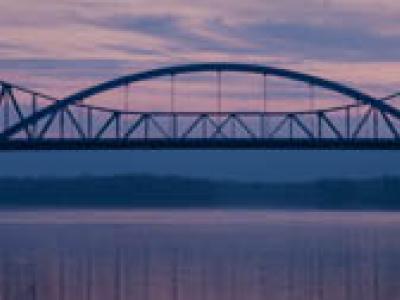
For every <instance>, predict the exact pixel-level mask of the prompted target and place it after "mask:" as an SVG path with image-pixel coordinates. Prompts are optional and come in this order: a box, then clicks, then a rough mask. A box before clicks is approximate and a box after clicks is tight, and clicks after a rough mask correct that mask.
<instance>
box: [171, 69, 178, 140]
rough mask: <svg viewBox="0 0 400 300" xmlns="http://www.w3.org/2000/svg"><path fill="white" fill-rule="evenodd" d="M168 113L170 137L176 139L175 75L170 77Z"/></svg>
mask: <svg viewBox="0 0 400 300" xmlns="http://www.w3.org/2000/svg"><path fill="white" fill-rule="evenodd" d="M170 85H171V86H170V111H171V136H172V137H173V138H176V137H177V118H176V114H175V109H176V107H175V74H173V73H171V75H170Z"/></svg>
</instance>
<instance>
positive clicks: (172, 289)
mask: <svg viewBox="0 0 400 300" xmlns="http://www.w3.org/2000/svg"><path fill="white" fill-rule="evenodd" d="M187 213H189V215H190V214H192V216H193V220H190V219H189V218H187ZM31 214H32V213H29V214H25V215H24V214H22V215H21V214H20V213H12V212H11V213H8V215H7V216H6V215H4V214H3V215H2V216H1V215H0V222H1V221H3V222H2V225H0V241H1V245H0V251H1V252H0V258H1V260H0V268H1V272H0V291H1V293H0V297H1V299H2V300H14V299H15V300H17V299H18V300H24V299H40V300H42V299H43V300H47V299H51V300H54V299H60V300H81V299H82V300H83V299H85V300H91V299H93V300H102V299H104V300H106V299H107V300H109V299H113V300H114V299H115V300H128V299H144V300H151V299H157V300H164V299H165V300H167V299H168V300H169V299H174V300H178V299H194V300H213V299H218V300H220V299H230V300H231V299H233V300H234V299H296V300H297V299H307V300H310V299H311V300H313V299H335V300H337V299H367V300H368V299H371V300H375V299H390V300H393V299H400V284H399V281H398V278H400V251H399V250H400V241H399V236H400V216H399V217H397V216H396V214H385V213H370V214H358V213H351V214H347V215H345V216H344V214H340V213H311V214H310V213H302V212H296V213H293V212H292V213H290V212H287V213H285V212H279V213H278V212H277V213H273V212H258V213H254V214H253V213H251V212H250V213H249V212H242V213H241V212H238V211H236V212H218V213H215V212H208V211H201V212H196V213H193V212H185V211H181V212H168V213H167V212H166V213H163V212H153V213H146V217H143V212H126V213H124V216H125V219H124V220H125V221H124V222H120V221H119V219H118V218H117V217H118V216H119V214H118V213H117V214H115V212H114V215H113V213H110V214H111V215H110V214H108V216H107V218H104V214H105V215H107V213H101V217H99V216H97V217H96V218H93V215H96V214H93V212H88V211H86V212H76V214H75V215H74V218H73V220H72V221H71V220H70V221H69V222H68V217H66V216H65V215H64V218H60V219H62V220H63V222H54V219H53V218H54V212H35V213H33V214H34V216H35V217H34V218H33V217H32V215H31ZM46 214H48V215H52V218H51V219H50V220H51V222H48V221H49V219H46ZM163 214H169V216H168V217H167V218H165V219H163V218H162V216H163ZM56 215H57V213H56ZM62 215H63V214H60V216H62ZM174 215H175V216H176V218H175V220H176V222H174V217H173V216H174ZM238 215H241V219H240V222H238V218H237V216H238ZM22 216H25V217H22ZM38 216H40V217H38ZM212 216H215V217H212ZM164 217H165V215H164ZM246 217H247V218H248V220H247V221H246ZM29 218H31V219H29ZM22 219H23V220H25V222H22ZM60 219H59V220H60ZM39 220H40V221H39ZM46 220H47V221H46ZM76 220H80V221H79V222H76ZM85 220H86V221H85ZM102 220H103V221H104V223H102ZM129 220H131V222H129ZM138 220H140V221H138ZM166 220H167V221H166ZM20 223H24V224H20ZM53 223H57V224H53Z"/></svg>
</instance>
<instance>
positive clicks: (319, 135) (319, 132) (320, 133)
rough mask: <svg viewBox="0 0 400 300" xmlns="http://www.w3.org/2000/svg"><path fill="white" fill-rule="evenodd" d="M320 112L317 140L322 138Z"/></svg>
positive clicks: (319, 115) (320, 115)
mask: <svg viewBox="0 0 400 300" xmlns="http://www.w3.org/2000/svg"><path fill="white" fill-rule="evenodd" d="M322 114H323V113H322V112H318V138H319V139H321V138H322Z"/></svg>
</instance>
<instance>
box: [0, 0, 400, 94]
mask: <svg viewBox="0 0 400 300" xmlns="http://www.w3.org/2000/svg"><path fill="white" fill-rule="evenodd" d="M399 16H400V2H399V1H396V0H300V1H294V0H279V1H278V0H271V1H264V0H248V1H239V0H230V1H226V0H225V1H222V0H221V1H218V0H213V1H209V0H204V1H182V0H181V1H178V0H169V1H168V0H164V1H151V4H150V3H149V1H141V0H130V1H128V0H113V1H103V0H98V1H96V0H86V1H85V0H74V1H73V0H71V1H68V0H61V1H53V0H17V1H11V0H3V1H1V3H0V54H1V60H0V77H1V78H3V79H7V80H10V81H13V82H17V83H21V84H24V85H27V86H29V87H32V88H35V89H40V90H42V91H45V92H48V93H50V94H53V95H55V96H57V97H60V96H63V95H66V94H69V93H72V92H73V91H75V90H76V89H79V88H82V87H85V86H86V85H88V84H93V83H96V82H98V81H101V80H103V79H110V78H113V77H115V76H118V75H122V74H126V73H133V72H136V71H139V70H144V69H147V68H152V67H157V66H164V65H170V64H175V63H184V62H194V61H240V62H258V63H263V64H267V65H273V66H282V67H287V68H292V69H296V70H299V71H305V72H310V73H313V74H316V75H321V76H324V77H328V78H331V79H336V80H339V81H343V82H347V83H351V84H352V85H354V86H356V87H360V88H364V89H367V90H368V91H370V92H371V93H374V94H375V95H376V96H383V95H386V94H389V93H391V92H394V91H396V90H397V89H398V87H399V86H400V76H399V74H400V52H399V51H398V50H399V48H400V22H399Z"/></svg>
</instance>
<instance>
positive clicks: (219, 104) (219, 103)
mask: <svg viewBox="0 0 400 300" xmlns="http://www.w3.org/2000/svg"><path fill="white" fill-rule="evenodd" d="M221 111H222V90H221V71H219V70H218V71H217V112H218V118H217V120H218V125H219V123H220V122H221Z"/></svg>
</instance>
